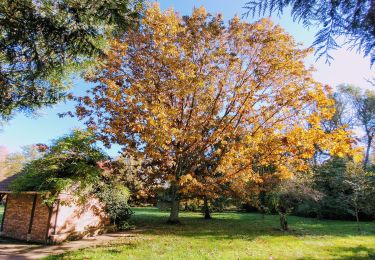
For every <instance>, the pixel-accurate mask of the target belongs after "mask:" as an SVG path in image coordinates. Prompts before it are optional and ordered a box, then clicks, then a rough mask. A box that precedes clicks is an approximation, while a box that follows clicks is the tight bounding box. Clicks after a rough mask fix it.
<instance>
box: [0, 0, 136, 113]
mask: <svg viewBox="0 0 375 260" xmlns="http://www.w3.org/2000/svg"><path fill="white" fill-rule="evenodd" d="M141 3H142V1H141V0H125V1H116V0H95V1H94V0H84V1H78V0H57V1H54V0H4V1H1V2H0V119H1V120H6V119H9V118H11V116H12V115H13V114H14V113H15V112H16V111H22V112H26V113H30V112H33V111H34V110H35V109H37V108H40V107H42V106H46V105H52V104H55V103H57V102H58V101H60V100H62V99H63V98H64V96H65V94H66V91H67V89H68V88H69V87H70V84H69V77H70V75H71V74H72V73H77V72H82V70H84V69H87V68H89V67H90V66H92V65H93V64H94V63H95V59H96V58H97V57H98V56H99V55H103V54H105V52H106V49H107V42H108V40H109V39H111V37H112V36H113V35H116V34H122V33H124V31H126V30H127V28H128V27H129V26H131V25H134V24H135V23H136V21H137V19H138V17H139V16H140V11H141V6H140V5H141Z"/></svg>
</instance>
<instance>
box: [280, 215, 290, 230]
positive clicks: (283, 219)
mask: <svg viewBox="0 0 375 260" xmlns="http://www.w3.org/2000/svg"><path fill="white" fill-rule="evenodd" d="M279 215H280V227H281V229H282V230H284V231H287V230H288V221H287V218H286V214H284V213H279Z"/></svg>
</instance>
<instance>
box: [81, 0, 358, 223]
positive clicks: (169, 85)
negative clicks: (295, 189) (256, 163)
mask: <svg viewBox="0 0 375 260" xmlns="http://www.w3.org/2000/svg"><path fill="white" fill-rule="evenodd" d="M309 53H310V50H301V49H299V45H298V44H296V43H295V42H294V40H293V39H292V37H291V36H290V35H288V34H287V33H285V32H284V30H282V29H281V28H280V27H278V26H275V25H273V24H272V23H271V22H270V21H269V20H267V19H263V20H261V21H259V22H257V23H254V24H248V23H245V22H242V21H240V19H239V18H238V17H235V18H233V19H232V20H230V21H229V23H228V25H225V24H224V22H223V20H222V17H221V15H216V16H211V15H209V14H207V13H206V11H205V10H204V8H199V9H194V11H193V13H192V15H191V16H186V17H181V16H179V15H178V14H176V13H175V12H174V11H173V10H171V9H169V10H167V11H165V12H162V11H161V10H160V8H159V7H158V5H152V6H151V7H150V8H149V9H148V10H146V12H145V15H144V18H143V20H142V21H141V23H140V26H139V27H138V28H137V29H134V30H129V31H128V32H126V33H125V34H124V36H123V37H121V38H119V39H117V40H116V41H113V42H112V44H111V51H110V53H108V55H107V56H106V58H104V59H103V62H102V63H101V66H100V67H99V68H98V69H97V70H96V72H93V74H90V75H87V80H88V81H89V82H93V83H96V87H94V88H93V89H92V90H91V91H90V93H89V94H88V95H87V96H85V97H80V98H77V100H78V102H79V103H78V106H77V109H76V114H77V115H78V117H79V118H80V119H82V120H84V122H85V123H86V124H87V126H88V128H90V129H91V130H92V131H94V132H95V133H96V135H97V137H98V138H99V139H100V140H102V141H103V142H104V143H105V144H106V145H108V146H110V145H111V144H114V143H115V144H119V145H121V146H122V149H123V152H124V154H130V155H132V156H134V157H137V158H141V159H142V162H144V164H145V165H147V166H149V167H153V169H157V170H155V171H152V172H151V171H150V172H149V176H150V178H151V179H152V178H154V179H155V180H157V181H158V182H159V183H161V182H163V183H165V186H166V187H169V189H170V194H171V201H172V203H171V212H170V217H169V222H170V223H177V222H179V218H178V215H179V204H180V200H181V198H183V197H184V194H189V196H191V195H195V194H202V195H204V196H208V197H210V195H211V194H212V193H217V192H220V190H218V189H216V187H220V185H218V184H225V185H226V186H229V187H234V186H235V185H236V184H238V185H241V183H243V182H246V181H248V180H257V179H259V178H258V175H257V173H256V172H254V171H253V170H252V169H251V165H252V164H253V158H254V157H255V155H260V158H261V159H260V165H270V164H272V165H275V168H276V170H275V171H276V172H277V174H278V175H279V176H283V178H284V177H287V176H288V174H289V171H288V169H289V166H290V165H293V166H296V165H298V166H299V167H300V168H305V167H306V166H307V163H306V160H307V159H308V158H311V156H312V155H313V153H314V144H316V143H319V145H320V146H321V147H323V148H324V149H327V150H329V151H330V152H331V153H341V154H344V153H346V152H347V151H348V150H350V148H351V140H350V139H349V138H348V137H347V134H346V132H345V131H343V130H342V129H338V130H336V131H335V132H333V133H329V134H328V133H324V131H322V130H321V128H320V120H321V119H322V118H329V117H330V116H331V115H332V113H333V111H332V104H333V103H332V102H333V101H332V100H330V99H328V98H327V95H326V94H327V91H328V89H327V88H325V87H323V86H321V85H320V84H319V83H317V82H316V81H314V80H313V78H312V75H311V70H310V69H307V68H305V66H304V63H303V59H304V58H305V57H306V55H308V54H309ZM308 123H309V124H308ZM308 125H310V127H307V126H308ZM213 184H214V185H213Z"/></svg>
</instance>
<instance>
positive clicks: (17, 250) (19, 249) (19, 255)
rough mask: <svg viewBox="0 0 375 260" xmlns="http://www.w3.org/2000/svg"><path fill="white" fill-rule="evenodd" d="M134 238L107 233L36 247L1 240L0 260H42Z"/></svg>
mask: <svg viewBox="0 0 375 260" xmlns="http://www.w3.org/2000/svg"><path fill="white" fill-rule="evenodd" d="M134 236H135V234H134V233H133V232H117V233H107V234H103V235H99V236H96V237H89V238H85V239H81V240H77V241H68V242H65V243H62V244H59V245H35V244H27V243H20V242H15V241H9V240H0V260H13V259H14V260H18V259H20V260H23V259H40V258H43V257H46V256H49V255H58V254H62V253H66V252H68V251H74V250H78V249H81V248H87V247H96V246H100V245H105V244H108V243H109V242H112V241H114V240H117V239H121V238H126V237H129V238H130V237H134Z"/></svg>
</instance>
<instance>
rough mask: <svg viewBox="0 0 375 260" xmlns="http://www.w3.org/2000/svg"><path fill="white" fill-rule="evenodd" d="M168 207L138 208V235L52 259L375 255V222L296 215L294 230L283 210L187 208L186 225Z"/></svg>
mask: <svg viewBox="0 0 375 260" xmlns="http://www.w3.org/2000/svg"><path fill="white" fill-rule="evenodd" d="M167 216H168V213H166V212H160V211H159V210H158V209H154V208H137V209H135V216H134V217H133V219H132V224H135V225H136V226H137V229H136V230H135V231H134V233H135V234H136V236H134V237H131V238H124V239H120V240H118V241H116V242H114V243H112V244H110V245H108V246H105V247H98V248H90V249H85V250H80V251H76V252H71V253H67V254H65V255H60V256H51V257H49V258H48V259H270V257H271V256H272V257H273V259H312V258H313V259H353V258H356V259H375V223H374V222H362V223H361V231H360V232H358V231H357V225H356V223H355V222H348V221H329V220H326V221H320V220H315V219H307V218H299V217H290V218H289V223H290V227H291V228H292V230H291V231H289V232H283V231H280V230H279V229H278V217H277V216H265V218H264V219H263V218H262V216H261V215H260V214H254V213H252V214H248V213H218V214H214V219H213V220H205V219H203V218H202V216H201V214H199V213H182V214H181V222H182V223H183V224H181V225H174V226H171V225H166V224H165V221H166V219H167Z"/></svg>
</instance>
